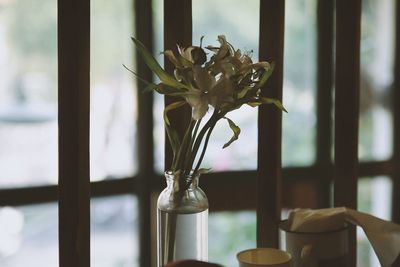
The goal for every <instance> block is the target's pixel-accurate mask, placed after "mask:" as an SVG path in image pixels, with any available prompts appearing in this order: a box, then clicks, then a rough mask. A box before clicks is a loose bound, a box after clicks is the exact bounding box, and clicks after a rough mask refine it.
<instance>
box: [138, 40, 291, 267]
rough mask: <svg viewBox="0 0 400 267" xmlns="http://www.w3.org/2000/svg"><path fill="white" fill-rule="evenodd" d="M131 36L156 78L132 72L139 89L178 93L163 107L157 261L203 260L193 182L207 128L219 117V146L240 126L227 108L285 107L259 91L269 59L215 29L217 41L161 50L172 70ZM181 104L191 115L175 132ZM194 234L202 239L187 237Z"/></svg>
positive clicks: (204, 205)
mask: <svg viewBox="0 0 400 267" xmlns="http://www.w3.org/2000/svg"><path fill="white" fill-rule="evenodd" d="M132 40H133V42H134V44H135V46H136V48H137V49H138V51H139V53H140V55H141V56H142V58H143V60H144V61H145V63H146V64H147V66H148V67H149V68H150V69H151V70H152V71H153V72H154V73H155V74H156V75H157V77H158V78H159V79H160V82H159V83H158V84H156V83H151V82H148V81H144V80H142V79H141V78H140V77H138V79H140V80H141V81H142V82H144V83H146V88H145V91H149V90H154V91H156V92H158V93H160V94H163V95H168V96H174V97H176V99H178V100H177V101H176V102H173V103H171V104H169V105H168V106H166V107H165V109H164V122H165V129H166V133H167V136H168V140H169V143H170V144H171V147H172V152H173V160H172V165H171V166H169V171H167V172H166V178H167V184H168V186H167V188H166V189H165V190H164V191H163V192H162V193H161V195H160V197H159V200H158V209H159V217H158V244H159V250H158V251H159V266H163V265H164V264H166V263H167V262H170V261H172V260H176V259H181V258H193V259H199V260H207V253H208V252H207V214H208V213H207V212H208V201H207V198H206V196H205V194H204V192H203V191H201V189H200V188H198V186H197V183H198V177H199V175H200V174H201V173H204V172H207V171H208V169H203V168H200V167H201V162H202V161H203V158H204V155H205V152H206V150H207V146H208V142H209V139H210V136H211V133H212V131H213V129H214V127H215V125H216V124H217V123H218V122H219V121H220V120H225V121H226V122H227V125H228V126H229V128H230V129H231V130H232V133H233V135H232V137H231V138H230V140H228V141H227V142H226V143H225V144H224V145H223V148H226V147H228V146H229V145H230V144H232V143H233V142H234V141H235V140H237V139H238V138H239V134H240V128H239V127H238V126H237V125H236V124H235V123H234V122H233V121H232V120H231V119H230V118H228V117H227V114H228V113H229V112H231V111H233V110H236V109H239V108H240V107H242V106H243V105H248V106H251V107H257V106H259V105H262V104H273V105H275V106H276V107H277V108H278V109H280V110H284V111H285V109H284V107H283V106H282V104H281V102H280V101H279V100H277V99H273V98H267V97H264V96H263V95H262V87H263V85H264V84H265V83H266V82H267V80H268V78H269V77H270V75H271V73H272V71H273V69H274V65H273V64H270V63H268V62H257V63H253V61H252V59H251V52H244V53H243V52H242V51H241V50H239V49H235V48H234V47H233V46H232V45H231V44H230V43H229V42H228V41H227V40H226V38H225V36H223V35H220V36H218V42H219V46H207V47H205V48H203V47H202V40H203V38H202V39H201V40H200V46H190V47H187V48H183V47H180V46H179V45H178V46H177V49H176V50H175V51H172V50H166V51H164V52H163V54H164V56H165V57H166V58H167V59H168V60H169V61H171V62H172V63H173V65H174V66H175V69H174V73H173V74H169V73H167V72H166V71H165V70H164V69H163V68H162V67H161V66H160V65H159V64H158V62H157V61H156V60H155V59H154V57H153V56H152V54H151V52H149V51H148V50H147V49H146V47H145V46H144V45H143V44H142V43H141V42H140V41H139V40H137V39H135V38H132ZM130 71H131V72H132V73H133V74H134V75H135V76H136V77H137V74H136V73H135V72H134V71H132V70H130ZM185 105H186V106H190V107H191V111H192V116H191V120H190V121H189V122H188V125H187V127H186V131H185V133H184V134H183V135H182V136H179V134H178V132H177V131H176V130H175V129H174V128H173V127H172V126H171V123H170V120H169V118H168V113H169V112H170V111H172V110H174V109H178V108H180V107H182V106H185ZM190 215H192V217H190ZM204 218H205V219H204ZM199 232H206V233H200V234H199ZM199 236H200V238H201V239H202V240H200V241H198V240H197V241H196V240H193V238H194V239H197V238H198V237H199ZM204 239H205V241H204Z"/></svg>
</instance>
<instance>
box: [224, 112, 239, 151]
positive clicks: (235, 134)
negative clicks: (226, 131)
mask: <svg viewBox="0 0 400 267" xmlns="http://www.w3.org/2000/svg"><path fill="white" fill-rule="evenodd" d="M224 119H226V120H227V121H228V123H229V127H230V128H231V130H232V132H233V136H232V137H231V139H230V140H229V141H228V142H227V143H226V144H225V145H224V146H223V147H222V148H226V147H228V146H229V145H230V144H232V143H233V142H234V141H236V140H238V139H239V135H240V128H239V127H238V126H237V125H236V124H235V123H234V122H233V121H232V120H231V119H229V118H227V117H224Z"/></svg>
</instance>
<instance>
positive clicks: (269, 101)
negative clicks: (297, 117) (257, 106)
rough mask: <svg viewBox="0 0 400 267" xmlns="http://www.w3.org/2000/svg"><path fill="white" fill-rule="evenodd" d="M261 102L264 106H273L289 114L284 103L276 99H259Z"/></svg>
mask: <svg viewBox="0 0 400 267" xmlns="http://www.w3.org/2000/svg"><path fill="white" fill-rule="evenodd" d="M259 99H260V101H261V103H262V104H273V105H275V106H276V107H277V108H279V109H280V110H283V111H284V112H286V113H287V110H286V109H285V107H284V106H283V105H282V102H281V101H279V100H278V99H275V98H269V97H259Z"/></svg>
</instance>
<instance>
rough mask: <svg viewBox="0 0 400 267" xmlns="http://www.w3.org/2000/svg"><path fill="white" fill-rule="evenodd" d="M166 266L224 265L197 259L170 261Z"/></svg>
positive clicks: (214, 266)
mask: <svg viewBox="0 0 400 267" xmlns="http://www.w3.org/2000/svg"><path fill="white" fill-rule="evenodd" d="M164 267H222V266H221V265H219V264H215V263H209V262H204V261H195V260H182V261H175V262H171V263H168V264H167V265H165V266H164Z"/></svg>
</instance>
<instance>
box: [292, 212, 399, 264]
mask: <svg viewBox="0 0 400 267" xmlns="http://www.w3.org/2000/svg"><path fill="white" fill-rule="evenodd" d="M346 223H351V224H354V225H358V226H360V227H361V228H362V229H363V230H364V232H365V234H366V235H367V237H368V240H369V242H370V243H371V245H372V247H373V249H374V251H375V253H376V255H377V256H378V259H379V262H380V263H381V265H382V266H383V267H390V266H391V265H392V264H393V263H394V261H395V260H396V258H397V257H398V256H399V255H400V225H398V224H394V223H392V222H389V221H385V220H382V219H379V218H377V217H374V216H371V215H369V214H366V213H363V212H358V211H355V210H352V209H348V208H344V207H341V208H331V209H320V210H310V209H297V210H294V211H292V212H291V213H290V215H289V226H290V230H292V231H301V232H323V231H329V230H335V229H339V228H341V227H343V226H344V225H345V224H346Z"/></svg>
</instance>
